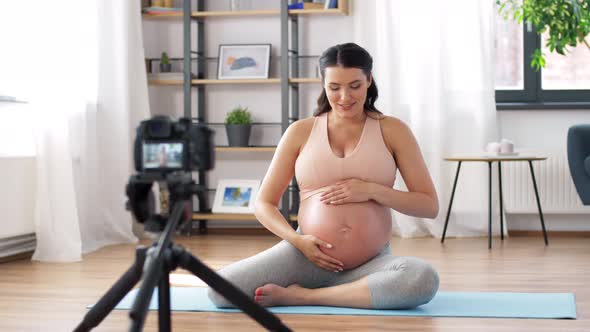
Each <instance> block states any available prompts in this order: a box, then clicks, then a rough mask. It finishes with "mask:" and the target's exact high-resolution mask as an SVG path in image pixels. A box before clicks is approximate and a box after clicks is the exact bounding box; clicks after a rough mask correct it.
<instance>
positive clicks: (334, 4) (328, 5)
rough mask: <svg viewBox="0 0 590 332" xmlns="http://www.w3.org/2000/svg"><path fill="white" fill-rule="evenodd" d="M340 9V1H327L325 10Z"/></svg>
mask: <svg viewBox="0 0 590 332" xmlns="http://www.w3.org/2000/svg"><path fill="white" fill-rule="evenodd" d="M331 8H338V0H326V2H324V9H331Z"/></svg>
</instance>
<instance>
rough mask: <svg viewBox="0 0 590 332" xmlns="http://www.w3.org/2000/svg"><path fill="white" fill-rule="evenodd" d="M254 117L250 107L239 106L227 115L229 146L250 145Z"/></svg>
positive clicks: (226, 127)
mask: <svg viewBox="0 0 590 332" xmlns="http://www.w3.org/2000/svg"><path fill="white" fill-rule="evenodd" d="M251 128H252V117H251V115H250V112H249V111H248V107H242V106H238V107H235V108H234V109H233V110H231V112H228V113H227V116H226V117H225V130H226V132H227V140H228V142H229V146H248V141H249V140H250V130H251Z"/></svg>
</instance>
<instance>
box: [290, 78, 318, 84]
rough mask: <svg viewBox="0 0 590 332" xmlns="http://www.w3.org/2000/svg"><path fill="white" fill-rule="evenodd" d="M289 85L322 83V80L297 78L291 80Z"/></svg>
mask: <svg viewBox="0 0 590 332" xmlns="http://www.w3.org/2000/svg"><path fill="white" fill-rule="evenodd" d="M289 83H322V79H321V78H319V77H297V78H290V79H289Z"/></svg>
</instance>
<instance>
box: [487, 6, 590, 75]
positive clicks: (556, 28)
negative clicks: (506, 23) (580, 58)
mask: <svg viewBox="0 0 590 332" xmlns="http://www.w3.org/2000/svg"><path fill="white" fill-rule="evenodd" d="M496 4H497V5H499V6H500V7H499V9H498V12H499V13H500V14H503V15H504V19H508V18H511V19H513V20H515V21H517V22H518V23H519V24H520V23H522V21H523V20H524V21H527V22H530V23H532V24H533V25H534V26H535V29H536V31H537V34H539V35H541V34H543V33H545V32H546V31H548V33H549V38H548V39H547V42H546V46H547V48H549V50H550V51H551V52H557V53H559V54H561V55H566V54H567V46H569V47H576V46H577V45H578V44H582V43H583V44H585V45H586V47H588V50H589V51H590V43H589V41H588V40H586V38H587V37H588V35H589V34H590V1H588V0H496ZM531 67H533V68H535V70H537V71H539V69H541V68H542V67H545V58H544V56H543V53H541V50H539V49H536V50H535V52H534V54H533V55H532V59H531Z"/></svg>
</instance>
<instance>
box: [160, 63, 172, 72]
mask: <svg viewBox="0 0 590 332" xmlns="http://www.w3.org/2000/svg"><path fill="white" fill-rule="evenodd" d="M171 71H172V64H171V63H161V64H160V73H169V72H171Z"/></svg>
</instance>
